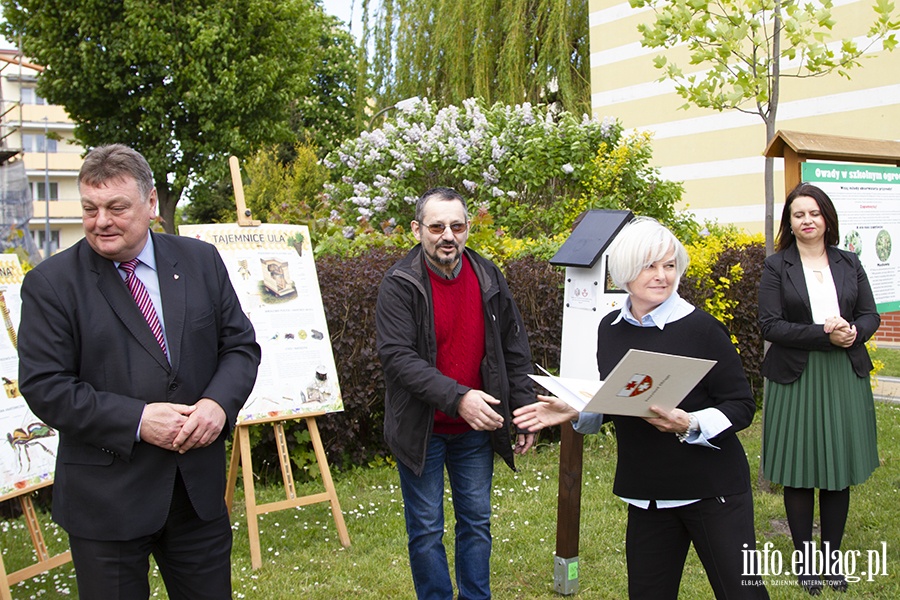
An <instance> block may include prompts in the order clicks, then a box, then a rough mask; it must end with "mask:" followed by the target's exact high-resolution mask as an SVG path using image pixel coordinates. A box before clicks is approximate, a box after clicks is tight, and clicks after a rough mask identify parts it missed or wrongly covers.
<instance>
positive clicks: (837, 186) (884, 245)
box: [801, 161, 900, 313]
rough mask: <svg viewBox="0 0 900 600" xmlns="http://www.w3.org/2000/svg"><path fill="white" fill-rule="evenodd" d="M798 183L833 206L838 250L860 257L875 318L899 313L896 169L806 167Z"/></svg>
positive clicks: (899, 177)
mask: <svg viewBox="0 0 900 600" xmlns="http://www.w3.org/2000/svg"><path fill="white" fill-rule="evenodd" d="M801 178H802V180H803V181H804V182H806V183H811V184H813V185H815V186H817V187H819V188H821V189H822V190H823V191H824V192H825V193H826V194H828V197H829V198H831V201H832V202H833V203H834V207H835V209H836V210H837V213H838V221H839V223H840V240H839V242H838V246H839V247H840V248H842V249H844V250H848V251H850V252H855V253H856V255H857V256H858V257H859V260H860V262H861V263H862V265H863V267H864V268H865V270H866V275H867V276H868V278H869V284H870V285H871V286H872V294H873V295H874V296H875V304H876V306H877V308H878V312H882V313H884V312H891V311H896V310H900V168H898V167H892V166H886V165H871V164H869V165H863V164H852V163H831V162H829V163H824V162H809V161H807V162H804V163H802V165H801ZM894 242H897V244H898V245H897V247H896V248H895V247H894Z"/></svg>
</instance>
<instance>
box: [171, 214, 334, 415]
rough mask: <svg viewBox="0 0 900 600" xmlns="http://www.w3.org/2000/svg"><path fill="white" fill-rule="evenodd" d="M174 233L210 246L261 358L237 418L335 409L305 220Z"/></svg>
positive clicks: (330, 356) (330, 357)
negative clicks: (253, 332) (253, 334)
mask: <svg viewBox="0 0 900 600" xmlns="http://www.w3.org/2000/svg"><path fill="white" fill-rule="evenodd" d="M178 233H179V234H180V235H183V236H189V237H194V238H197V239H199V240H203V241H205V242H209V243H210V244H212V245H214V246H215V247H216V248H217V249H218V250H219V254H220V255H221V256H222V260H223V261H224V262H225V267H226V269H227V270H228V274H229V277H230V279H231V283H232V285H233V286H234V289H235V292H237V295H238V298H239V300H240V302H241V307H242V308H243V310H244V313H246V314H247V316H248V317H249V318H250V321H251V322H252V323H253V327H254V328H255V329H256V341H257V343H259V345H260V347H261V348H262V361H261V362H260V366H259V374H258V376H257V378H256V385H255V386H254V388H253V391H252V392H251V393H250V396H249V398H248V399H247V402H246V404H244V408H243V409H242V410H241V412H240V414H239V415H238V420H237V422H238V424H241V423H249V422H253V421H271V420H272V419H273V418H285V419H287V418H291V417H302V416H303V415H305V414H312V413H323V412H325V413H328V412H337V411H342V410H343V408H344V406H343V401H342V398H341V392H340V387H339V385H338V379H337V367H336V365H335V362H334V355H333V353H332V350H331V337H330V336H329V333H328V324H327V322H326V320H325V309H324V307H323V305H322V295H321V292H320V289H319V279H318V276H317V275H316V265H315V261H314V260H313V255H312V248H311V245H310V242H309V230H308V229H307V227H306V226H305V225H274V224H262V225H259V226H256V227H241V226H239V225H237V224H215V225H182V226H180V227H179V228H178Z"/></svg>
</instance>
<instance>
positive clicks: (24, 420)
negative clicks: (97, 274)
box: [0, 254, 59, 500]
mask: <svg viewBox="0 0 900 600" xmlns="http://www.w3.org/2000/svg"><path fill="white" fill-rule="evenodd" d="M24 277H25V274H24V272H23V271H22V266H21V264H20V263H19V259H18V257H17V256H16V255H14V254H0V320H2V327H3V332H0V382H2V384H3V391H2V392H0V435H4V436H5V437H6V442H7V443H3V444H0V499H3V500H5V499H7V498H11V497H14V496H17V495H19V494H22V493H25V492H27V491H30V490H33V489H37V488H39V487H44V486H46V485H49V484H50V483H52V482H53V475H54V471H55V468H56V452H57V447H58V445H59V437H57V435H56V431H54V430H53V429H52V428H50V427H48V426H47V425H46V424H45V423H42V422H41V421H40V419H38V418H37V417H36V416H34V413H32V412H31V410H30V409H29V408H28V405H27V404H26V403H25V399H24V398H23V397H22V396H21V394H20V393H19V385H18V380H19V356H18V353H17V347H18V338H17V337H16V333H17V331H18V329H19V318H20V317H21V314H22V295H21V292H22V279H23V278H24Z"/></svg>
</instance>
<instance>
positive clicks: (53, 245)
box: [31, 227, 59, 258]
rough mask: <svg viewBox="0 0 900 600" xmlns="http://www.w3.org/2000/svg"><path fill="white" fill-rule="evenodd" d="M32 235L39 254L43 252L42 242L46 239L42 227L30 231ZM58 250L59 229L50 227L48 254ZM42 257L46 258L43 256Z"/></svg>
mask: <svg viewBox="0 0 900 600" xmlns="http://www.w3.org/2000/svg"><path fill="white" fill-rule="evenodd" d="M31 233H32V237H33V238H34V243H35V244H37V246H38V249H39V250H40V251H41V255H42V256H43V255H44V254H45V252H44V251H45V248H44V242H45V241H46V240H47V236H46V232H45V231H44V228H43V227H42V228H41V229H35V230H34V231H32V232H31ZM58 251H59V229H51V230H50V255H51V256H52V255H53V254H56V253H57V252H58ZM44 258H47V257H46V256H44Z"/></svg>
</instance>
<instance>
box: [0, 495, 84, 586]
mask: <svg viewBox="0 0 900 600" xmlns="http://www.w3.org/2000/svg"><path fill="white" fill-rule="evenodd" d="M50 485H53V482H52V481H47V482H44V483H40V484H38V485H32V486H28V488H27V489H24V490H21V491H16V492H13V493H11V494H7V495H5V496H2V497H0V501H3V500H11V499H12V498H15V497H17V496H18V498H19V504H20V505H21V507H22V515H23V516H24V517H25V526H26V527H27V528H28V533H29V534H30V535H31V543H32V544H33V545H34V550H35V553H36V554H37V561H36V562H35V563H34V564H33V565H31V566H28V567H25V568H24V569H19V570H18V571H13V572H12V573H7V572H6V566H5V565H4V564H3V556H2V555H0V600H12V595H11V594H10V591H9V587H10V586H11V585H15V584H17V583H19V582H20V581H25V580H26V579H31V578H32V577H34V576H35V575H39V574H41V573H43V572H45V571H49V570H50V569H53V568H56V567H58V566H60V565H64V564H66V563H67V562H69V561H71V560H72V553H71V552H69V551H68V550H66V551H65V552H63V553H61V554H57V555H55V556H50V552H49V551H48V550H47V544H46V543H45V542H44V534H43V532H42V531H41V524H40V522H39V521H38V518H37V513H36V512H35V510H34V503H33V502H32V501H31V494H32V493H33V492H34V491H35V490H37V489H40V488H42V487H47V486H50Z"/></svg>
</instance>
